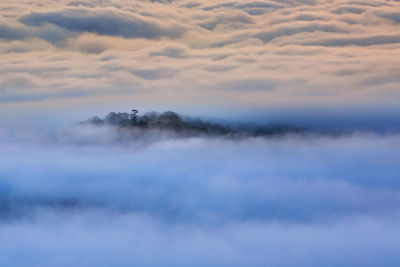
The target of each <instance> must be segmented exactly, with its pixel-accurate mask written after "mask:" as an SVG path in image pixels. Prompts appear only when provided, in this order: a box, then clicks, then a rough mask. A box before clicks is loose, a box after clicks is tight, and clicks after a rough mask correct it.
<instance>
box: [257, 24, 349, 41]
mask: <svg viewBox="0 0 400 267" xmlns="http://www.w3.org/2000/svg"><path fill="white" fill-rule="evenodd" d="M316 31H322V32H333V33H341V32H346V31H347V30H345V29H343V28H341V27H339V26H337V25H335V24H319V23H311V24H308V25H303V26H286V27H278V28H276V29H272V30H269V31H264V32H260V33H257V34H255V35H254V36H255V37H257V38H259V39H260V40H262V41H263V42H264V43H268V42H270V41H272V40H273V39H275V38H278V37H284V36H290V35H295V34H299V33H304V32H316Z"/></svg>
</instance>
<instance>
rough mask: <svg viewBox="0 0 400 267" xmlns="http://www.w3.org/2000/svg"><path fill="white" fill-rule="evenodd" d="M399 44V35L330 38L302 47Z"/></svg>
mask: <svg viewBox="0 0 400 267" xmlns="http://www.w3.org/2000/svg"><path fill="white" fill-rule="evenodd" d="M397 43H400V35H399V34H396V35H373V36H367V37H343V38H332V39H326V40H321V41H314V42H306V43H303V44H304V45H319V46H328V47H329V46H372V45H384V44H397Z"/></svg>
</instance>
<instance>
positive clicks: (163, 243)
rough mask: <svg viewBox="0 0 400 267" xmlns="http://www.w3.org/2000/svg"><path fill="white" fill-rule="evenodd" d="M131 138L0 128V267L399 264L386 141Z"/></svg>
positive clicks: (392, 166) (394, 138)
mask: <svg viewBox="0 0 400 267" xmlns="http://www.w3.org/2000/svg"><path fill="white" fill-rule="evenodd" d="M130 134H131V135H129V138H130V140H128V142H126V141H127V140H125V141H124V140H121V137H122V136H123V135H124V133H123V132H121V131H119V130H116V129H113V128H101V127H100V128H99V127H94V128H92V127H86V128H85V127H78V128H74V127H72V128H71V127H67V128H63V129H59V130H57V131H50V132H47V133H45V132H42V131H39V132H36V131H32V130H29V129H26V130H25V131H20V132H10V133H7V132H6V133H4V132H2V133H1V135H0V144H1V147H2V152H3V153H1V155H0V176H1V177H2V179H1V181H0V193H1V194H0V235H1V236H2V237H4V238H5V239H6V240H7V243H4V242H2V243H1V245H0V253H1V255H2V257H1V259H0V263H1V264H2V265H3V266H26V265H30V266H32V265H35V264H37V265H56V266H62V267H63V266H69V265H71V264H72V263H73V264H75V265H76V266H85V265H87V264H90V265H96V266H108V265H109V263H110V262H111V263H113V264H117V265H118V266H131V265H132V264H138V265H146V266H158V265H160V264H163V265H171V266H176V265H183V264H184V265H185V266H199V265H204V264H206V265H207V266H232V265H238V266H259V265H260V264H269V265H280V266H321V265H324V266H325V265H328V266H329V265H332V266H334V265H336V264H337V263H339V261H340V264H342V265H348V266H353V265H360V264H364V265H365V263H366V262H367V266H368V264H369V266H376V265H377V264H378V265H385V266H391V263H393V262H397V261H398V260H399V255H398V253H397V248H398V246H399V245H400V244H399V240H398V238H397V236H398V234H399V230H398V222H399V220H400V210H399V204H400V194H399V190H400V182H399V180H398V177H397V173H398V171H399V166H398V164H397V163H398V160H399V159H398V157H399V156H398V155H399V151H400V146H399V144H400V142H399V140H400V137H399V136H398V135H396V134H389V135H373V134H367V133H358V134H351V135H343V136H334V137H332V136H331V137H330V136H318V135H310V136H307V135H306V136H286V137H280V138H268V139H264V138H250V139H241V140H232V139H231V140H229V139H220V138H183V139H180V138H170V137H169V136H168V135H164V134H163V133H158V135H157V136H155V137H156V138H148V136H145V135H143V134H141V133H140V132H131V133H130ZM210 147H212V148H213V149H210ZM43 148H46V149H43ZM7 155H13V157H9V156H7ZM21 166H23V168H21ZM22 241H24V242H22ZM132 248H134V249H132ZM288 250H289V251H291V252H290V253H291V254H292V256H291V257H288V256H287V255H288ZM366 251H367V252H368V253H366ZM216 252H218V253H216ZM16 255H17V256H16Z"/></svg>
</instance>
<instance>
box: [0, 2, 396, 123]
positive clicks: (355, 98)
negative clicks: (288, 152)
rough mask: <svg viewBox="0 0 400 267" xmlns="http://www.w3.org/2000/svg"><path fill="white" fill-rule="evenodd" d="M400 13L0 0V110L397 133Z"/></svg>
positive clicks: (340, 5) (390, 5) (334, 5)
mask: <svg viewBox="0 0 400 267" xmlns="http://www.w3.org/2000/svg"><path fill="white" fill-rule="evenodd" d="M399 5H400V3H399V2H398V1H339V0H338V1H312V0H302V1H278V0H276V1H273V0H271V1H246V2H243V1H172V0H170V1H167V0H166V1H161V0H160V1H118V0H115V1H108V0H104V1H100V0H99V1H65V0H61V1H18V2H16V1H7V0H5V1H2V3H1V5H0V59H1V62H2V64H1V66H0V68H1V69H0V110H1V111H2V113H12V114H17V115H18V116H19V118H20V119H22V118H24V117H26V116H28V117H29V116H34V117H35V119H36V118H39V117H40V116H42V115H43V114H54V116H53V117H55V118H58V119H59V120H63V119H65V120H67V121H68V120H69V121H74V120H76V119H77V118H79V117H82V116H83V115H85V116H87V115H89V114H91V115H95V114H102V115H103V114H105V113H106V112H108V111H111V110H124V111H128V110H130V108H131V107H133V106H134V107H136V108H138V109H139V110H145V111H148V110H169V109H172V110H176V111H180V112H183V113H189V114H200V115H206V116H211V117H223V118H230V117H232V118H237V117H247V118H248V117H254V116H256V115H257V114H260V113H262V114H263V116H264V114H266V116H264V117H269V118H270V119H271V120H280V119H281V118H282V119H285V120H296V119H299V118H297V117H296V116H300V117H301V118H300V119H307V118H308V117H310V115H315V114H322V115H323V117H338V118H340V119H341V120H346V119H348V118H349V117H354V118H355V119H351V120H350V121H351V122H352V123H354V121H361V120H362V119H364V120H365V118H366V117H371V118H373V117H377V119H375V120H384V119H386V120H389V122H386V123H392V124H394V123H396V124H399V125H400V122H399V121H398V119H396V118H397V117H398V114H399V110H398V105H397V104H398V99H399V93H398V87H399V82H400V79H399V77H400V76H399V68H398V62H399V60H400V58H399V57H400V56H399V53H398V51H399V46H400V35H399V23H400V12H399V11H398V10H399ZM32 114H35V115H32ZM389 114H392V115H389ZM47 116H48V115H47ZM37 120H39V119H37ZM321 121H323V119H321Z"/></svg>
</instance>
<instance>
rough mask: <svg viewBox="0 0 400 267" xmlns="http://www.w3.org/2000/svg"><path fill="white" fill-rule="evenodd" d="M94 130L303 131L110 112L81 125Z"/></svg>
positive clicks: (251, 133)
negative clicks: (108, 128) (102, 128)
mask: <svg viewBox="0 0 400 267" xmlns="http://www.w3.org/2000/svg"><path fill="white" fill-rule="evenodd" d="M82 124H89V125H95V126H99V127H100V126H112V127H117V128H118V129H124V130H143V131H147V130H149V131H150V130H158V131H167V132H170V133H174V134H178V135H185V136H198V135H209V136H232V137H236V136H237V137H240V136H254V137H257V136H270V135H282V134H288V133H300V132H303V131H305V129H303V128H299V127H295V126H291V125H286V124H279V125H277V124H274V125H267V126H255V125H248V124H240V125H234V124H221V123H212V122H208V121H205V120H202V119H200V118H193V117H189V116H183V115H179V114H177V113H175V112H173V111H166V112H164V113H158V112H154V111H152V112H147V113H144V114H143V115H142V116H140V115H138V110H135V109H134V110H132V112H131V113H126V112H110V113H109V114H108V115H107V116H106V117H105V118H103V119H101V118H99V117H97V116H95V117H93V118H91V119H89V120H87V121H84V122H82Z"/></svg>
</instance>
